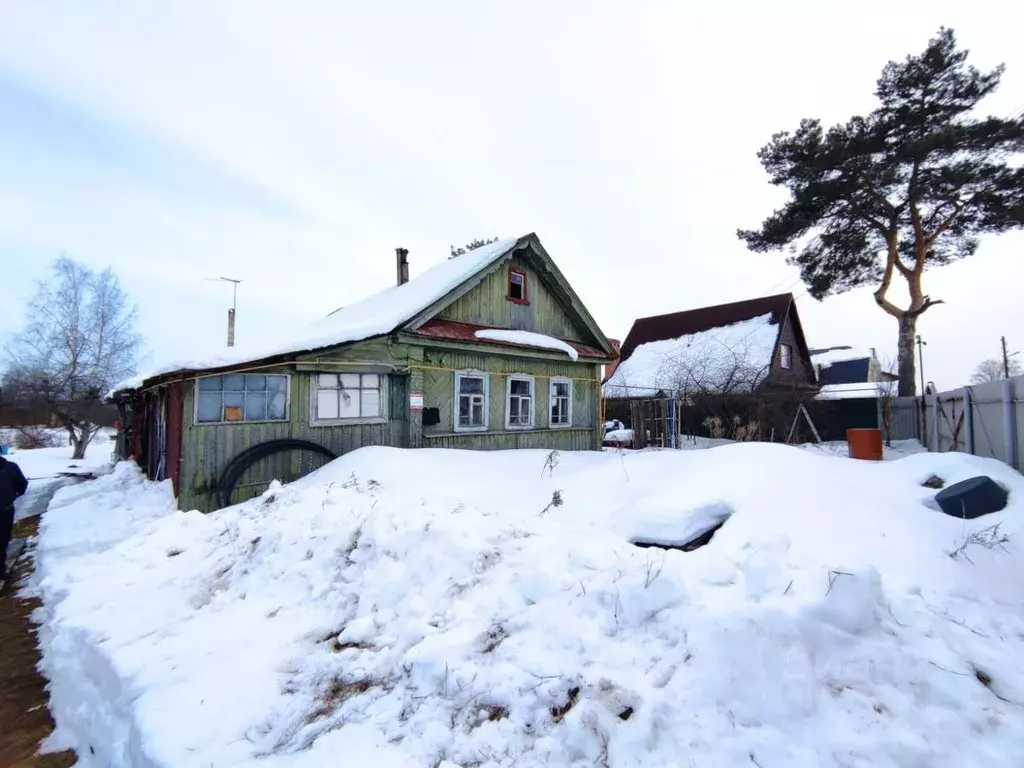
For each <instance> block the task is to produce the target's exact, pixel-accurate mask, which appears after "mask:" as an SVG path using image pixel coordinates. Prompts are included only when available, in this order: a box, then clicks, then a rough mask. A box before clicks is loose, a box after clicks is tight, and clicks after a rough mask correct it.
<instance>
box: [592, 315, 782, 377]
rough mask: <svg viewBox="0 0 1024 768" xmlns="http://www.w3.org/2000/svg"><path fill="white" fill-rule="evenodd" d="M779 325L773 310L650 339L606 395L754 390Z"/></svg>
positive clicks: (624, 365)
mask: <svg viewBox="0 0 1024 768" xmlns="http://www.w3.org/2000/svg"><path fill="white" fill-rule="evenodd" d="M778 335H779V325H778V324H777V323H774V322H772V314H771V313H768V314H764V315H759V316H757V317H753V318H750V319H749V320H743V321H741V322H738V323H732V324H730V325H725V326H720V327H717V328H710V329H708V330H704V331H699V332H697V333H692V334H688V335H685V336H679V337H677V338H673V339H659V340H657V341H648V342H646V343H644V344H640V345H639V346H637V347H636V348H635V349H634V350H633V352H632V354H630V356H629V357H627V358H626V359H625V360H623V361H622V362H621V363H619V365H618V367H617V368H616V369H615V371H614V372H613V373H612V375H611V376H610V377H609V379H608V381H607V382H606V383H605V385H604V396H605V397H643V396H647V395H653V394H656V393H657V392H659V391H662V390H663V391H665V392H685V393H692V394H698V393H702V392H706V393H721V392H750V391H751V390H753V389H755V388H756V387H757V386H758V385H759V384H760V383H761V382H762V381H763V380H764V378H765V377H766V376H767V375H768V371H769V369H770V368H771V364H772V356H773V355H774V354H775V344H776V341H777V339H778Z"/></svg>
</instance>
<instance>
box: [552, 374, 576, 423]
mask: <svg viewBox="0 0 1024 768" xmlns="http://www.w3.org/2000/svg"><path fill="white" fill-rule="evenodd" d="M550 424H551V426H552V427H570V426H572V380H571V379H563V378H553V379H551V421H550Z"/></svg>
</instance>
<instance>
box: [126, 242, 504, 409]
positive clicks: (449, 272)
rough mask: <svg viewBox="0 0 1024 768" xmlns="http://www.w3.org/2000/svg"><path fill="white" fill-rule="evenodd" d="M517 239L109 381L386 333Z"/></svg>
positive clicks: (132, 383) (133, 383)
mask: <svg viewBox="0 0 1024 768" xmlns="http://www.w3.org/2000/svg"><path fill="white" fill-rule="evenodd" d="M520 240H521V238H514V237H513V238H508V239H505V240H499V241H497V242H494V243H490V244H489V245H482V246H480V247H479V248H474V249H473V250H471V251H467V252H466V253H464V254H462V255H460V256H458V257H456V258H451V259H446V260H445V261H442V262H441V263H440V264H437V265H435V266H433V267H431V268H430V269H428V270H427V271H426V272H424V273H423V274H421V275H418V276H417V277H416V278H414V279H412V280H410V281H409V282H408V283H405V284H404V285H396V286H393V287H391V288H387V289H385V290H383V291H380V292H379V293H375V294H373V295H372V296H369V297H367V298H365V299H363V300H362V301H358V302H356V303H355V304H350V305H349V306H347V307H343V308H342V309H338V310H335V311H334V312H332V313H331V314H329V315H328V316H327V317H325V318H323V319H321V320H318V321H316V322H315V323H312V324H310V325H308V326H306V327H305V328H303V329H301V330H299V331H297V332H295V333H292V334H290V335H287V336H284V337H282V338H280V339H278V340H276V341H273V342H271V343H263V344H260V345H250V346H245V345H242V346H238V347H233V348H231V349H228V350H221V351H218V352H216V353H213V354H211V355H209V356H204V357H200V358H197V359H192V360H177V361H173V362H170V363H167V364H165V365H162V366H159V367H157V368H155V369H153V370H151V371H147V372H145V373H143V374H141V375H139V376H135V377H133V378H131V379H128V380H126V381H123V382H121V383H120V384H118V385H117V386H115V387H114V392H117V391H121V390H126V389H137V388H138V387H140V386H142V383H143V382H144V381H146V380H147V379H150V378H152V377H154V376H160V375H163V374H167V373H174V372H176V371H202V370H209V369H212V368H220V367H223V366H228V365H238V364H241V363H248V362H254V361H256V360H263V359H265V358H268V357H274V356H276V355H284V354H291V353H295V352H305V351H311V350H314V349H322V348H323V347H329V346H333V345H335V344H345V343H348V342H353V341H362V340H363V339H368V338H371V337H373V336H380V335H382V334H385V333H390V332H391V331H393V330H394V329H396V328H398V327H399V326H400V325H402V324H403V323H405V322H407V321H408V320H410V319H412V318H413V317H415V316H416V315H417V314H419V313H420V312H422V311H423V310H424V309H426V308H427V307H429V306H430V305H431V304H433V303H434V302H435V301H437V300H438V299H440V298H442V297H443V296H445V295H446V294H447V293H449V292H450V291H452V290H454V289H455V288H457V287H458V286H459V285H461V284H462V283H464V282H465V281H466V280H468V279H469V278H470V277H472V276H473V275H475V274H476V273H477V272H479V271H480V270H482V269H484V268H485V267H487V266H489V265H491V264H493V263H494V262H496V261H497V260H498V259H500V258H502V257H503V256H505V254H507V253H509V252H510V251H511V250H512V249H513V248H515V246H516V245H517V244H518V243H519V241H520ZM111 394H112V393H111Z"/></svg>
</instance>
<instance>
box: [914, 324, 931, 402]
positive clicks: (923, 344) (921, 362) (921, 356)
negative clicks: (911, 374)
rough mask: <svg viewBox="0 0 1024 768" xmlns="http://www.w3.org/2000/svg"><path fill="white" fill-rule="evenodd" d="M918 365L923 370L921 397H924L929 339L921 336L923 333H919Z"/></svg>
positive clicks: (917, 340) (917, 341)
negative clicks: (925, 353)
mask: <svg viewBox="0 0 1024 768" xmlns="http://www.w3.org/2000/svg"><path fill="white" fill-rule="evenodd" d="M916 343H917V367H918V369H919V370H920V372H921V397H924V393H925V386H924V348H925V347H926V346H927V345H928V342H927V341H924V340H923V339H922V338H921V334H917V339H916Z"/></svg>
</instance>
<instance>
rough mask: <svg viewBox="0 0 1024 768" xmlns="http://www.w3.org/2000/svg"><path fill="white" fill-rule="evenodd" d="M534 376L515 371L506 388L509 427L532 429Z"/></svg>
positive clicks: (506, 417) (506, 412)
mask: <svg viewBox="0 0 1024 768" xmlns="http://www.w3.org/2000/svg"><path fill="white" fill-rule="evenodd" d="M534 399H535V398H534V381H533V376H527V375H526V374H521V373H513V374H511V375H510V376H509V377H508V384H507V386H506V389H505V426H506V427H507V428H509V429H530V428H531V427H533V424H534V407H533V406H534Z"/></svg>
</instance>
